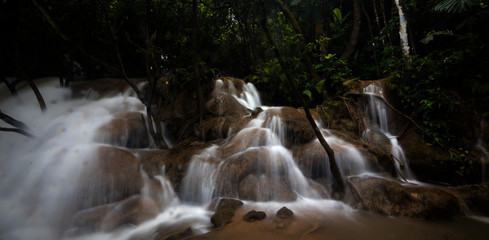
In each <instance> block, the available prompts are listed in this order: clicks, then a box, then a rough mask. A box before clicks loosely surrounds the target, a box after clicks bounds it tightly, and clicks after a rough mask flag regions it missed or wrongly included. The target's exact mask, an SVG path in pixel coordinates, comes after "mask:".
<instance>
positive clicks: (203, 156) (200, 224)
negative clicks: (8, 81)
mask: <svg viewBox="0 0 489 240" xmlns="http://www.w3.org/2000/svg"><path fill="white" fill-rule="evenodd" d="M37 82H38V83H39V87H40V91H41V93H42V95H43V96H44V98H45V101H46V103H47V108H48V110H47V112H45V113H42V112H41V110H40V109H39V106H38V103H37V100H36V98H35V96H34V94H32V93H31V91H30V90H28V89H24V90H22V91H20V92H19V96H18V97H16V98H14V97H10V96H9V95H8V93H7V91H6V89H0V92H1V93H2V96H1V97H2V99H1V102H0V109H1V110H2V112H3V113H5V114H8V115H9V116H12V117H14V118H16V119H17V120H20V121H22V122H24V123H25V124H26V125H27V126H28V127H29V129H28V131H29V132H30V133H31V134H33V135H34V136H35V137H34V138H28V137H25V136H23V135H20V134H17V133H12V132H0V152H1V160H0V180H1V182H0V213H1V215H2V217H1V218H0V239H2V240H7V239H8V240H11V239H164V238H165V237H167V236H168V235H169V234H172V233H175V232H180V231H183V230H185V229H187V228H189V227H190V228H191V229H192V232H193V234H194V235H196V237H197V238H199V234H203V233H206V232H208V231H210V230H211V229H212V228H211V225H212V224H211V223H210V220H209V219H210V216H211V215H212V214H213V212H212V209H211V210H208V205H209V204H211V203H212V201H213V200H214V199H218V198H221V197H231V198H238V199H241V200H243V201H244V203H245V204H244V206H243V207H242V209H240V210H239V211H238V213H237V216H242V215H243V214H244V213H245V212H246V211H249V210H252V209H256V210H261V211H264V212H266V214H267V216H270V217H267V218H266V219H265V220H264V221H262V223H253V224H251V223H245V222H241V220H240V219H239V218H234V219H233V222H234V223H233V224H230V225H229V226H228V227H226V228H224V229H223V230H221V231H219V232H210V233H208V234H206V235H200V236H201V237H200V238H202V239H252V238H262V239H263V238H266V239H306V238H307V239H324V238H325V237H326V236H327V237H328V238H330V239H415V238H416V239H464V238H467V239H483V236H487V235H488V234H489V228H487V226H488V225H485V224H484V223H481V222H478V221H475V220H472V219H468V218H462V219H459V220H456V221H449V222H425V221H418V220H412V219H403V218H390V217H382V216H378V215H374V214H369V213H366V212H362V211H359V210H356V209H354V208H353V207H351V206H350V205H348V204H346V203H344V202H341V201H337V200H332V199H331V196H330V194H331V182H332V178H331V174H330V172H329V164H328V160H327V157H326V155H325V154H324V153H322V152H321V150H322V149H321V147H320V145H319V143H318V141H317V139H316V140H314V139H313V140H312V141H310V142H307V143H306V144H302V148H301V149H297V148H296V147H295V145H294V142H291V141H290V139H291V137H290V136H288V135H289V134H291V132H290V129H289V128H288V125H289V124H291V123H290V122H289V119H288V117H287V116H288V115H287V114H284V113H288V114H296V112H294V111H297V112H299V111H298V110H296V109H292V108H286V107H267V106H261V102H260V99H259V95H258V92H257V90H256V89H255V88H254V86H253V85H252V84H247V85H243V87H241V91H237V90H236V89H235V87H234V85H233V83H232V82H231V81H228V80H218V81H216V89H217V90H214V91H215V94H216V96H217V95H219V94H220V95H223V94H224V95H230V96H232V97H233V98H235V99H236V100H237V101H238V102H240V103H241V104H242V105H243V106H244V107H246V108H249V109H251V110H253V109H255V108H257V107H261V109H262V111H261V112H260V113H258V114H257V116H256V118H254V119H252V120H251V121H249V122H248V123H247V125H246V126H245V127H243V128H241V129H239V130H231V129H222V131H225V132H228V134H227V136H228V138H226V139H224V141H223V142H222V143H221V144H215V145H212V146H211V147H209V148H207V149H204V150H203V151H201V152H199V153H197V154H195V155H194V156H193V157H192V159H191V161H190V163H189V165H188V167H187V169H186V172H185V176H184V178H183V180H182V184H181V189H179V190H180V191H179V194H176V193H175V191H174V189H173V187H172V185H171V183H170V182H169V181H168V179H167V178H166V177H165V176H164V172H165V171H164V169H161V171H160V172H161V174H157V175H154V176H152V177H148V175H147V174H146V173H145V171H144V170H143V168H141V167H140V160H139V154H140V151H150V150H144V149H141V150H134V149H128V148H125V147H124V146H121V144H120V143H121V142H125V141H126V140H127V139H122V140H124V141H122V140H121V139H120V138H119V139H117V141H115V142H113V143H107V141H105V140H103V139H102V140H101V138H100V136H99V131H100V129H103V128H104V126H106V124H107V123H109V122H111V121H112V119H114V116H120V114H121V112H122V113H125V112H131V113H136V115H140V114H142V115H145V109H144V105H142V104H141V103H140V101H139V100H138V99H137V98H135V97H133V96H132V95H131V94H130V92H126V93H121V94H118V95H115V96H112V97H105V98H97V99H95V98H93V95H91V94H86V97H85V98H82V99H73V98H72V97H71V92H70V91H69V90H68V89H64V88H60V87H58V86H57V80H56V79H47V80H45V81H42V84H40V82H41V81H37ZM2 87H3V86H2ZM373 107H374V108H376V109H378V107H376V106H375V104H374V106H373ZM381 111H382V110H381ZM316 121H317V123H318V124H319V126H321V121H320V120H319V119H317V120H316ZM383 121H387V120H382V119H379V120H378V121H377V122H383ZM0 124H2V125H0V126H1V127H8V126H7V125H6V124H5V123H3V122H2V123H0ZM380 129H382V127H380ZM321 131H322V133H323V135H324V137H325V139H326V141H327V142H328V143H329V144H330V145H331V147H332V148H333V149H334V150H335V154H336V158H337V162H338V165H339V167H340V169H341V171H342V173H343V174H344V175H345V176H355V175H363V174H374V173H372V172H371V171H372V170H371V169H370V166H369V165H368V164H367V162H366V160H365V157H364V156H363V155H362V153H361V151H359V150H358V149H356V148H355V147H354V145H352V144H350V143H348V142H347V141H346V140H344V139H342V138H340V137H338V136H335V135H334V132H333V131H330V130H327V129H324V128H322V129H321ZM381 132H383V133H384V134H386V136H388V137H389V139H391V144H392V148H393V149H392V152H393V154H394V155H395V156H396V157H398V158H399V159H401V160H402V161H405V160H403V156H402V149H400V147H399V148H398V145H397V144H396V141H395V137H392V136H390V135H389V132H388V131H387V130H381ZM146 137H147V136H146ZM148 141H150V140H149V138H148ZM307 154H309V155H308V156H312V157H314V158H315V159H319V160H317V161H316V162H312V163H311V162H308V159H306V158H305V157H303V156H305V155H307ZM113 161H117V162H118V163H117V164H115V165H116V167H110V164H113ZM405 165H407V163H406V162H405ZM105 168H107V170H106V171H102V170H100V169H105ZM405 169H406V168H405ZM405 174H406V175H407V176H410V175H409V173H408V172H406V173H405ZM121 176H122V178H121ZM312 179H314V180H312ZM104 182H105V183H104ZM107 182H108V183H109V184H106V183H107ZM319 182H321V184H319ZM283 206H286V207H288V208H289V209H291V210H292V211H293V212H294V214H295V220H292V222H289V223H282V222H277V221H276V219H275V218H273V215H274V214H275V212H276V211H277V210H278V209H280V208H281V207H283ZM132 208H134V209H139V210H140V211H136V212H137V213H138V214H139V215H130V213H133V212H131V211H129V212H130V213H129V215H128V216H125V215H124V216H120V210H121V209H132ZM100 212H103V213H104V214H103V217H102V218H100V219H99V220H98V221H96V220H93V222H94V223H93V226H89V227H87V226H85V228H80V227H76V226H77V224H76V223H77V221H87V218H88V219H89V220H90V218H93V219H95V218H96V215H97V214H100ZM118 214H119V215H118ZM140 215H146V216H149V217H146V218H141V216H140ZM80 216H85V219H82V218H80ZM124 217H127V218H128V219H139V218H141V219H142V220H141V221H139V222H138V221H136V222H138V223H137V224H120V222H119V224H116V223H114V221H116V220H115V219H121V218H124ZM122 222H124V221H122ZM129 222H131V223H132V222H134V221H129ZM306 235H307V236H306Z"/></svg>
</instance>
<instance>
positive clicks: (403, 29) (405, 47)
mask: <svg viewBox="0 0 489 240" xmlns="http://www.w3.org/2000/svg"><path fill="white" fill-rule="evenodd" d="M394 1H395V2H396V6H397V12H398V13H399V37H400V38H401V47H402V53H403V55H404V56H406V57H408V56H409V50H410V49H409V40H408V33H407V19H406V15H405V14H404V10H403V7H402V2H401V0H394Z"/></svg>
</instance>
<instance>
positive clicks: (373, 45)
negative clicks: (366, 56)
mask: <svg viewBox="0 0 489 240" xmlns="http://www.w3.org/2000/svg"><path fill="white" fill-rule="evenodd" d="M374 2H375V1H374ZM361 4H362V10H363V14H365V18H366V19H367V23H368V30H369V32H370V39H371V40H372V47H373V54H374V60H375V68H376V70H377V78H380V67H379V62H378V61H377V48H376V45H375V41H374V33H373V30H372V23H371V22H370V16H369V15H368V13H367V11H366V10H365V6H364V5H363V2H361Z"/></svg>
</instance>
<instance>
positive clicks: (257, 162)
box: [215, 147, 297, 201]
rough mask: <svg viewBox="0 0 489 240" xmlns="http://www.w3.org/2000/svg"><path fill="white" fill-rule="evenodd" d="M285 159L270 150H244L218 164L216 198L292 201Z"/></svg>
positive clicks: (293, 194)
mask: <svg viewBox="0 0 489 240" xmlns="http://www.w3.org/2000/svg"><path fill="white" fill-rule="evenodd" d="M285 157H286V156H283V155H282V154H281V153H280V152H277V151H273V150H271V149H270V148H266V147H259V148H251V149H247V150H245V151H243V152H239V153H237V154H234V155H232V156H230V157H228V158H226V159H225V160H223V163H222V164H221V166H220V168H219V171H218V172H217V175H216V178H215V179H216V183H217V186H218V189H217V196H224V197H233V198H239V199H246V200H252V201H271V200H276V201H293V200H295V199H296V197H297V195H296V194H295V193H294V192H293V191H292V189H291V185H290V182H289V179H288V173H287V167H286V165H287V164H286V159H285Z"/></svg>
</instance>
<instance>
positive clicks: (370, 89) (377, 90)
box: [363, 83, 415, 181]
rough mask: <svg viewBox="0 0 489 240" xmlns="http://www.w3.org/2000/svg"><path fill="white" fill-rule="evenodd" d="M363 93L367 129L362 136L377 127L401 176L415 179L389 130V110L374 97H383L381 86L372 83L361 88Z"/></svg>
mask: <svg viewBox="0 0 489 240" xmlns="http://www.w3.org/2000/svg"><path fill="white" fill-rule="evenodd" d="M363 93H364V94H366V95H369V97H368V104H367V106H366V108H365V116H366V117H367V121H366V122H367V129H366V130H365V132H364V138H365V136H367V135H368V134H370V132H371V131H376V130H377V129H378V130H379V131H380V133H381V134H383V135H384V136H385V137H386V138H387V139H389V142H390V145H391V153H392V155H393V157H394V158H395V159H396V163H395V164H396V168H397V169H398V171H399V172H401V173H402V175H403V176H402V177H405V178H406V179H407V180H411V181H415V177H414V174H413V173H412V172H411V170H410V169H409V164H408V162H407V159H406V156H405V155H404V151H403V150H402V147H401V145H399V143H398V141H397V136H395V135H393V134H392V133H391V132H390V129H389V124H390V123H391V121H389V119H388V114H389V112H390V111H391V110H390V109H389V108H388V106H387V105H386V104H385V103H384V102H382V101H381V100H380V99H378V98H377V97H376V96H379V97H382V98H384V92H383V89H382V87H380V86H379V85H378V84H375V83H372V84H370V85H368V86H367V87H365V88H364V89H363ZM401 163H402V166H401Z"/></svg>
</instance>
